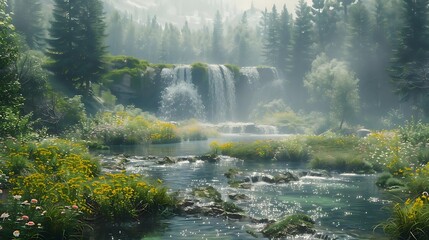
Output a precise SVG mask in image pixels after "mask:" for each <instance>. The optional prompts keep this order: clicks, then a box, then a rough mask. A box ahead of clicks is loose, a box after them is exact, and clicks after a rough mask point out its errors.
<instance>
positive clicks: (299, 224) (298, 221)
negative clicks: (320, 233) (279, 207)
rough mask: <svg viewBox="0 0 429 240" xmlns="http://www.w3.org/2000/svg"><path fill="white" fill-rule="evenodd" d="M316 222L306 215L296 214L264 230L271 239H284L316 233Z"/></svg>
mask: <svg viewBox="0 0 429 240" xmlns="http://www.w3.org/2000/svg"><path fill="white" fill-rule="evenodd" d="M313 228H314V220H313V219H311V217H309V216H307V215H305V214H294V215H291V216H287V217H285V218H284V219H281V220H280V221H278V222H275V223H273V224H269V225H268V226H267V227H266V228H264V229H263V230H262V233H263V234H264V235H265V236H268V237H270V238H283V237H286V236H294V235H299V234H305V233H314V229H313Z"/></svg>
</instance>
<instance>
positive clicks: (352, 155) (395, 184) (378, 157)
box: [211, 121, 429, 239]
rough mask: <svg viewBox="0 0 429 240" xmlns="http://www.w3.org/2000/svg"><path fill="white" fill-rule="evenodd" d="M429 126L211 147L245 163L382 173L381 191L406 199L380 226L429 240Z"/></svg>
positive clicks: (418, 124)
mask: <svg viewBox="0 0 429 240" xmlns="http://www.w3.org/2000/svg"><path fill="white" fill-rule="evenodd" d="M428 126H429V125H428V124H423V123H421V122H413V121H410V122H408V123H407V124H405V125H404V126H403V127H401V128H399V129H398V130H397V131H380V132H373V133H371V134H369V135H368V136H367V137H365V138H358V137H356V136H341V135H336V134H325V135H321V136H302V137H290V138H289V139H286V140H282V141H256V142H251V143H233V142H231V143H223V144H220V143H217V142H213V143H212V144H211V146H212V151H213V153H217V154H226V155H231V156H234V157H238V158H242V159H245V160H265V161H266V160H279V161H281V160H284V161H303V162H308V163H309V166H310V167H311V168H315V169H326V170H333V171H338V172H355V173H368V172H378V173H380V175H379V178H378V180H377V182H376V184H377V185H378V186H380V187H381V188H385V189H387V190H390V191H392V192H394V193H396V194H397V195H398V197H397V198H395V199H406V200H404V202H400V201H399V202H398V201H396V202H395V203H393V205H392V208H391V209H392V215H391V217H390V218H389V219H388V220H387V221H386V222H384V223H382V224H381V225H380V227H382V228H383V229H384V231H385V232H386V233H387V234H389V236H391V237H392V239H425V238H427V237H428V236H429V228H428V227H427V226H428V223H429V202H428V196H429V194H428V192H429V187H428V186H429V155H428V145H427V141H428V139H429V131H427V129H428ZM234 171H236V170H234ZM234 171H233V170H231V171H230V172H228V174H230V175H231V174H234Z"/></svg>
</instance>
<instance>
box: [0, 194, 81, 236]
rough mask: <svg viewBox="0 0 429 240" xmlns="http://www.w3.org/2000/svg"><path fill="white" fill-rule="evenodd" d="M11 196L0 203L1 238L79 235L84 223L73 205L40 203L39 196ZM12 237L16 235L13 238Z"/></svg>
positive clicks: (77, 209)
mask: <svg viewBox="0 0 429 240" xmlns="http://www.w3.org/2000/svg"><path fill="white" fill-rule="evenodd" d="M24 199H25V198H22V197H21V196H20V195H15V196H10V197H8V198H7V199H6V200H5V201H3V202H1V203H0V212H1V213H2V214H1V216H0V218H1V220H2V221H1V229H0V238H1V239H48V240H50V239H52V240H54V239H72V238H75V239H81V238H82V237H83V232H84V230H85V229H86V228H87V225H86V224H84V223H83V222H82V221H81V218H82V212H80V211H79V208H78V207H77V206H76V205H73V206H52V205H45V206H42V205H41V204H40V202H39V200H37V199H35V198H32V199H25V200H24ZM14 237H15V238H14Z"/></svg>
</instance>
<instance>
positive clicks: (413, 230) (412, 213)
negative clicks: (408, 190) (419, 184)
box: [381, 192, 429, 239]
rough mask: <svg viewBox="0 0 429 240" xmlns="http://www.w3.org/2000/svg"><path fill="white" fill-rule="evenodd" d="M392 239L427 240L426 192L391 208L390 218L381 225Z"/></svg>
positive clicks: (428, 216)
mask: <svg viewBox="0 0 429 240" xmlns="http://www.w3.org/2000/svg"><path fill="white" fill-rule="evenodd" d="M381 227H382V228H383V230H384V231H385V232H386V233H387V234H388V235H389V236H390V237H391V238H392V239H427V238H428V237H429V203H428V194H427V192H425V193H423V194H420V195H419V196H418V197H416V198H415V199H410V198H409V199H407V201H406V202H405V203H403V204H400V203H396V204H394V205H393V207H392V216H391V217H390V218H389V219H388V220H387V221H386V222H384V223H383V224H381Z"/></svg>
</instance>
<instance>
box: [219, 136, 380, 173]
mask: <svg viewBox="0 0 429 240" xmlns="http://www.w3.org/2000/svg"><path fill="white" fill-rule="evenodd" d="M360 141H361V140H360V139H359V138H357V137H353V136H305V137H290V138H287V139H284V140H282V141H272V140H266V141H255V142H250V143H247V142H246V143H236V142H228V143H223V144H219V143H217V142H212V144H211V148H212V152H213V153H216V154H224V155H228V156H232V157H236V158H240V159H245V160H265V161H267V160H277V161H284V162H308V163H309V166H310V167H311V168H314V169H324V170H335V171H339V172H355V173H370V172H374V169H373V165H372V164H371V163H370V162H369V161H367V160H365V159H364V158H363V155H362V153H361V152H360V151H359V149H358V146H359V144H360Z"/></svg>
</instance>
